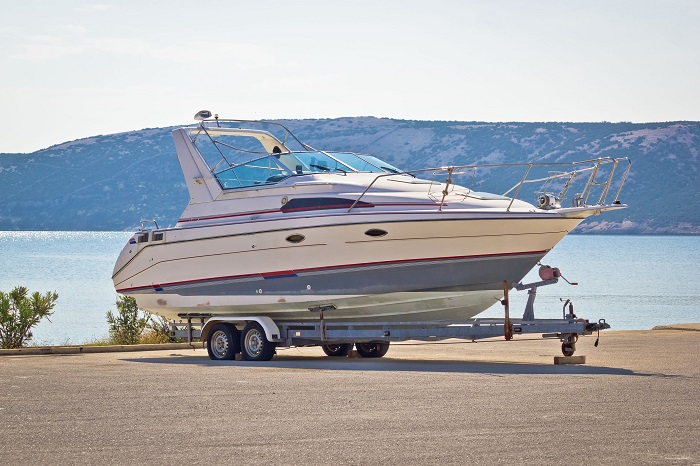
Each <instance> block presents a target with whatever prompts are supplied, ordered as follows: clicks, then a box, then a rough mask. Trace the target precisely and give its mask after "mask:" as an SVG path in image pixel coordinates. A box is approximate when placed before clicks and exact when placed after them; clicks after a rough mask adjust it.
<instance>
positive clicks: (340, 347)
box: [321, 343, 352, 358]
mask: <svg viewBox="0 0 700 466" xmlns="http://www.w3.org/2000/svg"><path fill="white" fill-rule="evenodd" d="M321 349H323V352H324V353H326V356H331V357H336V358H342V357H344V356H347V355H348V353H349V352H350V350H351V349H352V343H340V344H335V345H321Z"/></svg>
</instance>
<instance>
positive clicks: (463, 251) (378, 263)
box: [112, 111, 631, 337]
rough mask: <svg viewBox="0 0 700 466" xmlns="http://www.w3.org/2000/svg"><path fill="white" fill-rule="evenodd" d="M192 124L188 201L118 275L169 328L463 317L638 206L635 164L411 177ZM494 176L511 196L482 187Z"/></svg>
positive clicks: (145, 234) (183, 138)
mask: <svg viewBox="0 0 700 466" xmlns="http://www.w3.org/2000/svg"><path fill="white" fill-rule="evenodd" d="M196 119H197V120H198V123H197V124H195V125H193V126H189V127H184V128H179V129H176V130H174V131H173V139H174V141H175V148H176V151H177V156H178V160H179V163H180V166H181V168H182V171H183V175H184V177H185V182H186V184H187V188H188V191H189V195H190V201H189V203H188V205H187V207H186V208H185V210H184V212H183V214H182V216H181V218H180V219H179V221H178V222H177V224H176V226H175V227H172V228H159V227H158V225H157V224H156V223H155V222H153V223H154V227H151V228H146V225H145V224H144V223H143V222H142V227H141V229H140V230H139V231H138V232H136V233H135V234H134V236H133V237H132V238H131V239H130V240H129V241H128V243H127V244H126V245H125V247H124V248H123V250H122V251H121V253H120V255H119V257H118V259H117V262H116V264H115V267H114V272H113V276H112V278H113V281H114V285H115V288H116V290H117V292H118V293H122V294H124V295H128V296H133V297H134V298H135V299H136V302H137V304H138V306H139V307H140V308H141V309H144V310H146V311H148V312H151V313H153V314H157V315H160V316H163V317H164V318H166V319H168V320H177V319H183V318H188V317H193V316H205V317H216V316H223V317H227V318H232V319H233V318H236V317H238V318H241V319H242V318H243V317H244V316H245V317H246V319H244V320H246V321H247V320H248V318H252V319H256V320H260V319H270V320H271V321H273V322H275V321H287V322H305V321H313V320H317V319H318V313H314V312H310V310H318V309H325V310H326V311H327V312H326V313H325V316H324V319H325V320H328V321H343V322H353V321H357V322H363V323H371V322H403V323H406V322H425V321H431V322H450V321H465V320H467V319H470V318H472V317H474V316H475V315H477V314H479V313H480V312H482V311H484V310H485V309H487V308H488V307H490V306H491V305H492V304H494V303H495V302H497V301H498V300H500V299H502V298H503V295H504V283H507V284H510V286H513V285H515V284H517V283H519V282H520V281H521V280H522V278H523V277H524V276H525V275H526V274H527V273H528V272H529V271H530V270H531V269H532V268H533V267H534V266H535V265H536V264H538V263H539V262H540V260H541V259H542V258H543V257H544V256H545V255H546V254H547V253H548V252H549V251H550V250H551V249H552V248H553V247H554V246H555V245H556V244H557V243H558V242H559V241H560V240H561V239H562V238H563V237H564V236H565V235H566V234H568V233H569V232H571V230H573V229H574V228H575V227H576V226H577V225H578V224H579V223H580V222H582V221H583V220H584V219H585V218H587V217H589V216H591V215H598V214H600V213H601V212H604V211H609V210H617V209H622V208H625V207H626V205H624V204H622V203H621V202H620V200H619V195H620V191H621V189H622V186H623V184H624V181H625V180H626V178H627V174H628V173H629V169H630V166H631V164H630V163H629V160H628V159H626V158H620V159H615V158H601V159H595V160H587V161H582V162H574V163H549V164H536V163H526V164H490V165H478V166H477V165H467V166H451V167H439V168H432V169H417V170H409V171H406V170H402V169H399V168H397V167H394V166H393V165H391V164H389V163H387V162H385V161H383V160H381V159H379V158H377V157H374V156H371V155H364V154H357V153H353V152H340V151H327V150H317V149H314V148H313V147H311V146H309V145H307V144H304V143H302V142H301V141H300V140H299V139H297V138H296V136H294V135H293V134H292V133H291V131H290V130H289V129H288V128H286V127H285V126H283V125H281V124H279V123H274V122H264V121H247V120H225V119H220V118H218V116H213V117H212V115H211V112H208V111H202V112H199V113H198V114H197V115H196ZM620 165H622V168H620ZM497 170H501V171H502V172H504V173H505V174H507V175H510V176H512V177H513V180H514V181H513V183H512V188H511V189H509V190H507V191H505V192H504V193H503V194H492V193H488V192H483V191H481V190H477V189H476V187H475V186H476V185H477V184H479V183H480V182H481V181H483V180H484V178H483V177H479V178H477V175H481V174H483V173H487V174H488V176H489V177H499V179H500V176H501V175H496V172H497ZM461 180H466V181H467V183H462V182H461ZM469 182H471V183H473V184H472V185H469ZM533 184H536V186H537V189H536V190H534V191H530V190H529V189H524V188H525V187H531V186H533ZM613 192H616V194H615V195H614V196H613V195H612V193H613ZM522 193H530V194H534V201H535V203H529V202H526V201H524V200H521V199H519V198H518V196H519V195H520V194H522ZM567 202H568V205H564V204H565V203H567ZM506 291H507V288H506ZM329 310H332V311H330V312H328V311H329ZM269 336H270V335H268V337H269Z"/></svg>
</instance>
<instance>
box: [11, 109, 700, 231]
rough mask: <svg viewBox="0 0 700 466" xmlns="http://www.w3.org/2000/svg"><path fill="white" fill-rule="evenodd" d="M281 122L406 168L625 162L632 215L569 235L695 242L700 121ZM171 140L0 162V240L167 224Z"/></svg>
mask: <svg viewBox="0 0 700 466" xmlns="http://www.w3.org/2000/svg"><path fill="white" fill-rule="evenodd" d="M281 122H282V123H283V124H285V125H287V126H288V127H289V128H290V129H291V130H292V131H293V132H294V133H295V134H296V135H297V136H298V137H299V139H300V140H302V141H304V142H306V143H308V144H310V145H311V146H313V147H316V148H319V149H327V150H349V151H354V152H362V153H371V154H374V155H376V156H378V157H380V158H382V159H385V160H387V161H388V162H390V163H392V164H394V165H395V166H398V167H400V168H403V169H417V168H425V167H431V166H445V165H466V164H474V163H501V162H508V163H516V162H535V161H572V160H580V159H591V158H597V157H608V156H609V157H625V156H626V157H630V158H631V159H632V161H633V167H632V173H631V175H630V178H629V179H628V181H627V184H626V186H625V189H624V191H623V195H622V196H621V198H622V201H623V202H625V203H627V204H629V205H630V208H629V209H626V210H623V211H619V212H614V213H607V214H605V215H602V216H600V217H594V218H592V219H589V220H587V221H586V222H584V223H583V224H582V225H581V226H579V227H578V228H577V230H576V231H577V232H580V233H628V234H700V206H699V205H698V204H699V202H700V200H699V199H700V196H699V194H700V175H699V172H700V160H699V158H698V154H699V152H700V122H670V123H641V124H640V123H480V122H444V121H406V120H393V119H386V118H381V119H380V118H372V117H359V118H337V119H323V120H289V121H281ZM172 129H173V128H156V129H144V130H140V131H131V132H128V133H120V134H112V135H106V136H96V137H92V138H87V139H80V140H77V141H72V142H67V143H65V144H60V145H57V146H53V147H50V148H48V149H44V150H40V151H37V152H34V153H31V154H0V230H130V229H134V228H135V227H137V226H138V223H139V221H140V220H141V219H147V218H148V219H151V218H155V219H156V220H157V221H158V223H159V224H160V225H161V226H167V225H174V224H175V223H176V222H177V219H178V217H179V215H180V213H182V211H183V209H184V207H185V205H186V204H187V202H188V199H189V196H188V194H187V189H186V187H185V183H184V179H183V177H182V172H181V171H180V167H179V165H178V162H177V157H176V155H175V148H174V145H173V142H172V138H171V135H170V132H171V131H172ZM504 190H505V189H504ZM521 197H523V196H521ZM525 199H526V200H531V201H534V199H528V198H525Z"/></svg>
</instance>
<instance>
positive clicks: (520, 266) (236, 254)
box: [114, 213, 582, 322]
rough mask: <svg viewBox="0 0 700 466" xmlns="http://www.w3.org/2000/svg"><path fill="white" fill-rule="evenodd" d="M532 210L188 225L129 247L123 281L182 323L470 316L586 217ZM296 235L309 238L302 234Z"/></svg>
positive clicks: (119, 282)
mask: <svg viewBox="0 0 700 466" xmlns="http://www.w3.org/2000/svg"><path fill="white" fill-rule="evenodd" d="M460 217H461V218H460ZM529 217H531V218H525V216H523V215H517V214H513V213H511V214H508V215H501V216H498V215H491V216H489V217H488V218H480V217H479V216H474V215H464V214H461V215H459V214H454V213H452V214H450V215H448V214H445V213H433V214H430V215H412V216H411V215H408V216H407V215H400V216H395V217H392V216H391V215H388V216H386V215H385V216H383V217H382V219H383V221H382V222H377V220H376V216H375V217H372V216H365V215H356V216H348V215H342V216H341V215H338V216H329V217H306V218H296V219H287V220H276V221H268V222H262V221H261V222H257V223H256V222H248V223H235V224H229V225H218V226H209V227H199V228H181V229H180V228H176V229H171V230H164V239H163V240H162V241H161V242H154V241H152V242H149V243H145V244H133V245H131V244H130V245H127V247H125V249H124V251H123V252H122V255H121V256H120V259H119V261H118V263H117V267H115V275H114V281H115V285H116V288H117V291H118V292H120V293H124V294H127V295H131V296H133V297H134V298H136V301H137V303H138V305H139V307H141V308H142V309H145V310H147V311H149V312H152V313H155V314H158V315H162V316H164V317H166V318H168V319H171V320H176V319H178V318H181V317H182V316H183V315H186V314H204V315H226V316H236V315H241V316H243V315H246V316H250V315H261V316H268V317H271V318H273V319H275V320H287V321H296V320H307V319H317V318H318V315H317V314H315V313H312V312H309V310H308V309H309V308H311V307H315V306H319V305H329V304H332V305H334V306H335V307H336V308H337V309H336V310H333V311H330V312H328V313H327V314H326V315H325V316H324V317H326V318H328V319H341V320H347V319H361V320H363V321H372V320H375V321H404V322H407V321H426V320H433V321H434V320H444V321H454V320H463V319H468V318H471V317H473V316H474V315H476V314H478V313H480V312H482V311H484V310H485V309H487V308H488V307H490V306H491V305H492V304H493V303H494V302H496V300H497V299H500V298H501V297H502V296H503V282H504V281H507V282H508V283H509V284H510V285H513V284H515V283H517V282H518V281H520V280H521V279H522V277H523V276H524V275H525V274H526V273H527V272H528V271H529V270H530V269H531V268H532V267H533V266H534V265H535V264H536V263H537V262H538V261H539V260H540V259H541V258H542V257H543V256H544V255H545V254H546V253H547V252H548V251H549V250H550V249H551V248H552V247H554V245H555V244H556V243H557V242H559V241H560V240H561V238H563V237H564V236H565V235H566V234H567V233H568V232H569V231H570V230H571V229H573V228H574V227H575V226H576V225H577V224H578V223H579V222H580V221H581V220H582V218H565V217H562V216H559V215H541V216H532V215H529ZM407 218H409V219H408V220H407ZM386 219H391V220H393V221H384V220H386ZM341 222H346V223H341ZM347 222H353V223H347ZM369 230H379V231H384V232H386V234H385V235H382V236H378V237H375V236H369V235H368V234H367V232H368V231H369ZM290 235H300V236H303V238H304V239H303V241H301V242H299V243H297V244H294V243H290V242H289V241H288V240H287V238H289V237H290Z"/></svg>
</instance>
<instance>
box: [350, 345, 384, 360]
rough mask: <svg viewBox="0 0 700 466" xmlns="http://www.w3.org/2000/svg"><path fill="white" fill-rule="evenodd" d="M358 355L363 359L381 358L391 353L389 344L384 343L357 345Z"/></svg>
mask: <svg viewBox="0 0 700 466" xmlns="http://www.w3.org/2000/svg"><path fill="white" fill-rule="evenodd" d="M355 349H356V350H357V354H359V355H360V356H362V357H363V358H381V357H382V356H384V355H385V354H386V352H387V351H389V342H388V341H385V342H382V343H355Z"/></svg>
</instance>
